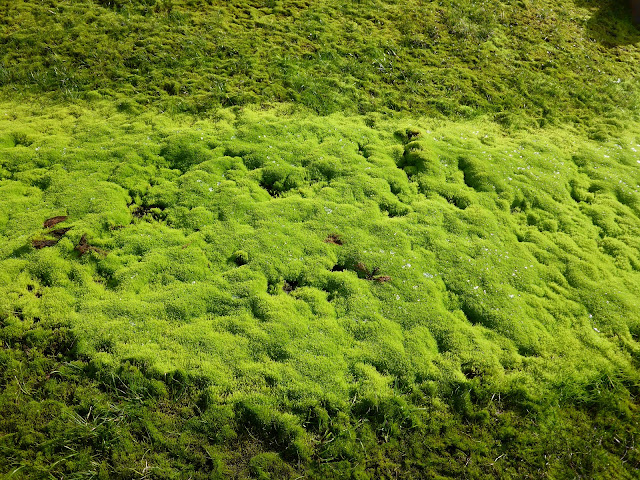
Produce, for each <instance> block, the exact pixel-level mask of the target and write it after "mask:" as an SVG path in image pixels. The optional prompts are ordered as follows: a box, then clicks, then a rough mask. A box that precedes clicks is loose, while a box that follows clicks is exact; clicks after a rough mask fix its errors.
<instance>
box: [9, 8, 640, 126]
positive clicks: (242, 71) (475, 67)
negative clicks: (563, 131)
mask: <svg viewBox="0 0 640 480" xmlns="http://www.w3.org/2000/svg"><path fill="white" fill-rule="evenodd" d="M0 8H1V9H2V15H0V19H1V21H2V27H1V30H0V44H1V45H2V46H3V49H2V52H3V53H2V56H1V58H0V87H1V88H2V91H3V92H4V93H5V95H9V96H11V97H15V96H21V95H25V94H29V95H31V94H37V95H45V96H47V97H52V98H54V99H77V98H85V99H88V100H91V99H96V98H100V97H105V98H112V99H115V100H119V101H120V102H121V103H120V105H121V108H122V109H135V108H138V107H140V106H146V105H153V106H154V108H156V109H158V110H162V111H171V112H175V111H186V112H192V113H203V112H210V111H215V109H216V108H219V107H220V106H231V105H244V104H254V103H261V104H273V103H279V102H295V103H296V104H301V105H305V106H306V107H308V108H311V109H312V110H314V111H316V112H318V113H321V114H327V113H331V112H337V111H340V112H347V113H350V114H353V113H366V112H372V111H375V112H387V113H392V112H400V111H402V112H411V113H413V114H422V115H424V114H429V115H444V116H446V117H449V118H469V117H475V116H477V115H482V114H490V115H493V116H494V117H495V118H496V120H498V121H499V122H500V123H502V124H503V125H505V126H519V125H529V126H531V125H534V126H535V125H545V124H548V123H558V122H562V123H568V124H570V125H575V126H576V127H578V128H580V129H584V130H585V131H588V132H589V133H590V134H591V135H593V136H596V137H597V136H603V135H604V136H607V135H609V134H610V133H611V132H616V131H620V129H621V128H624V126H625V122H626V121H627V120H629V119H630V118H635V116H636V115H637V106H638V93H637V92H638V83H637V82H638V80H637V79H638V75H639V73H640V72H639V68H640V67H638V65H640V61H639V60H640V57H639V53H638V48H637V42H638V39H639V35H638V31H637V30H636V29H635V28H634V27H633V26H632V25H631V22H630V16H629V11H628V8H627V6H626V3H625V2H614V1H607V2H598V3H595V2H574V1H570V0H564V1H561V2H558V1H544V2H535V4H534V3H530V2H500V1H494V2H488V1H484V2H460V1H456V2H450V1H445V2H418V1H414V0H411V1H408V2H397V3H395V2H383V1H378V0H375V1H374V0H367V1H364V0H362V1H358V2H347V3H345V2H340V1H333V0H331V1H328V0H325V1H321V2H302V1H295V2H293V1H286V2H282V1H270V0H255V1H243V2H192V1H179V0H166V1H164V0H163V1H113V2H98V1H95V2H92V1H87V0H84V1H74V2H65V1H55V2H51V1H48V2H45V1H43V2H27V1H17V2H9V1H5V2H3V5H2V6H1V7H0ZM27 98H28V97H27Z"/></svg>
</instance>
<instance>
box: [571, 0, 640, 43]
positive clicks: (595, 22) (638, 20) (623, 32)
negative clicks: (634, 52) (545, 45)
mask: <svg viewBox="0 0 640 480" xmlns="http://www.w3.org/2000/svg"><path fill="white" fill-rule="evenodd" d="M576 4H577V5H579V6H581V7H586V8H590V9H593V10H594V14H593V15H592V16H591V18H589V20H588V22H587V33H588V34H589V36H590V37H591V38H593V39H594V40H596V41H598V42H599V43H601V44H602V45H604V46H606V47H622V46H625V45H633V44H636V43H638V42H640V1H639V0H618V1H616V0H607V1H604V2H602V1H595V0H579V1H577V2H576Z"/></svg>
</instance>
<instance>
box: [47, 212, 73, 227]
mask: <svg viewBox="0 0 640 480" xmlns="http://www.w3.org/2000/svg"><path fill="white" fill-rule="evenodd" d="M67 218H68V217H66V216H64V215H60V216H58V217H51V218H48V219H47V220H45V221H44V228H51V227H53V226H54V225H57V224H58V223H60V222H64V221H65V220H66V219H67Z"/></svg>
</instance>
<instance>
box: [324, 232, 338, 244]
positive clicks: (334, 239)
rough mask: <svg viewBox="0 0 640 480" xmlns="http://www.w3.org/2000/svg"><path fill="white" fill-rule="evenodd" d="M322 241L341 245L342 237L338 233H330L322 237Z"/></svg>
mask: <svg viewBox="0 0 640 480" xmlns="http://www.w3.org/2000/svg"><path fill="white" fill-rule="evenodd" d="M324 243H333V244H334V245H342V239H341V238H340V235H337V234H335V233H332V234H331V235H329V236H328V237H327V238H325V239H324Z"/></svg>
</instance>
